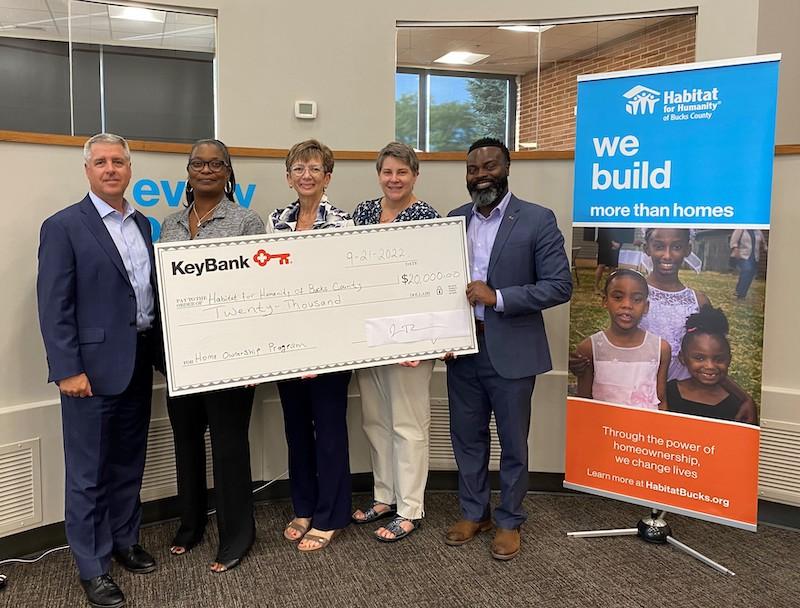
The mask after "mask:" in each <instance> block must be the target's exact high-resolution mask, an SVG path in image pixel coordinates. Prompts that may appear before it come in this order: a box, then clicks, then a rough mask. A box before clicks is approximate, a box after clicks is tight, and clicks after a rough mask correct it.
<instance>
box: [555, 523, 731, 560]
mask: <svg viewBox="0 0 800 608" xmlns="http://www.w3.org/2000/svg"><path fill="white" fill-rule="evenodd" d="M664 515H666V511H660V512H659V511H658V510H657V509H651V511H650V517H646V518H644V519H640V520H639V523H638V524H636V527H635V528H619V529H616V530H586V531H583V532H567V536H570V537H573V538H595V537H600V536H638V537H639V538H641V539H642V540H643V541H645V542H648V543H654V544H667V543H669V544H670V545H672V546H673V547H675V548H676V549H679V550H681V551H683V552H684V553H687V554H688V555H691V556H692V557H693V558H695V559H698V560H700V561H701V562H703V563H704V564H706V565H707V566H711V567H712V568H714V570H716V571H717V572H721V573H722V574H728V575H730V576H736V574H735V573H734V572H733V571H732V570H728V569H727V568H726V567H725V566H723V565H721V564H718V563H717V562H715V561H714V560H712V559H710V558H708V557H706V556H705V555H703V554H702V553H700V552H698V551H695V550H694V549H692V548H691V547H689V546H688V545H684V544H683V543H682V542H680V541H679V540H676V539H675V538H673V536H672V529H671V528H670V527H669V524H668V523H667V522H666V521H665V520H664Z"/></svg>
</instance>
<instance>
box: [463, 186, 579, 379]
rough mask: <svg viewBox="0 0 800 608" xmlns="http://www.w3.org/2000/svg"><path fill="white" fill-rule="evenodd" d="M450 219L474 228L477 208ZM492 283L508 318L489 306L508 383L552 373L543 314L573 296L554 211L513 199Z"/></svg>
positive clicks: (492, 349) (493, 343)
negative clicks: (460, 218) (462, 220)
mask: <svg viewBox="0 0 800 608" xmlns="http://www.w3.org/2000/svg"><path fill="white" fill-rule="evenodd" d="M448 215H450V216H454V215H463V216H464V217H466V218H467V225H468V226H469V222H470V219H471V218H472V203H467V204H466V205H462V206H461V207H459V208H457V209H453V210H452V211H451V212H450V213H449V214H448ZM486 283H487V285H489V287H491V288H492V289H499V290H500V293H501V294H502V296H503V306H504V312H496V311H495V310H494V309H493V308H492V307H490V306H487V307H486V312H485V315H484V322H485V324H486V325H485V330H486V334H485V340H486V348H487V350H488V355H489V360H490V361H491V362H492V365H493V366H494V368H495V370H496V371H497V373H498V374H499V375H500V376H502V377H503V378H509V379H514V378H525V377H528V376H535V375H537V374H542V373H544V372H547V371H550V370H551V369H552V362H551V360H550V348H549V346H548V344H547V335H546V334H545V329H544V319H543V318H542V311H543V310H544V309H545V308H550V307H551V306H556V305H558V304H563V303H564V302H568V301H569V298H570V296H571V295H572V276H571V273H570V267H569V259H568V258H567V254H566V251H565V250H564V237H563V235H562V234H561V231H560V230H559V229H558V224H556V218H555V215H554V214H553V212H552V211H550V209H547V208H545V207H542V206H541V205H537V204H535V203H529V202H526V201H523V200H520V199H518V198H517V197H516V196H514V195H513V194H512V195H511V200H509V202H508V206H507V207H506V213H505V216H504V217H503V219H502V220H501V222H500V227H499V229H498V231H497V236H496V237H495V239H494V245H493V246H492V252H491V255H490V257H489V268H488V271H487V277H486Z"/></svg>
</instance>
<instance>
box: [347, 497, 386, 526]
mask: <svg viewBox="0 0 800 608" xmlns="http://www.w3.org/2000/svg"><path fill="white" fill-rule="evenodd" d="M385 504H386V503H385V502H380V501H377V500H373V501H372V504H371V505H370V507H369V508H368V509H362V510H363V512H364V518H363V519H356V518H355V517H351V518H350V519H351V520H353V523H354V524H368V523H370V522H373V521H378V520H379V519H383V518H384V517H394V516H395V515H397V505H396V504H393V505H386V506H388V507H389V508H388V509H387V510H386V511H376V510H375V505H385Z"/></svg>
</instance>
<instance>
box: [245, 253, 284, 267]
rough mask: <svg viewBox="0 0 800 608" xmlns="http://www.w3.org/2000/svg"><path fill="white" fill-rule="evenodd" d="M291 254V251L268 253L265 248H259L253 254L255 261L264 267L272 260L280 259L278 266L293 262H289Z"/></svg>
mask: <svg viewBox="0 0 800 608" xmlns="http://www.w3.org/2000/svg"><path fill="white" fill-rule="evenodd" d="M291 255H292V254H291V253H268V252H266V251H264V250H263V249H259V250H258V251H257V252H256V254H255V255H254V256H253V261H254V262H255V263H256V264H258V265H259V266H261V267H262V268H263V267H264V266H266V265H267V264H268V263H269V261H270V260H278V266H283V265H284V264H290V263H291V262H289V258H290V257H291Z"/></svg>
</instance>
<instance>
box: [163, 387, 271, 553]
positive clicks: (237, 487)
mask: <svg viewBox="0 0 800 608" xmlns="http://www.w3.org/2000/svg"><path fill="white" fill-rule="evenodd" d="M254 391H255V389H254V388H252V387H243V388H233V389H226V390H222V391H214V392H210V393H198V394H195V395H186V396H182V397H170V398H167V410H168V412H169V419H170V422H171V423H172V435H173V438H174V440H175V461H176V466H177V469H178V504H179V506H180V511H181V525H180V528H179V529H178V532H177V533H176V535H175V539H174V540H173V541H172V542H173V545H179V546H182V547H191V546H193V545H195V544H196V543H198V542H199V541H200V540H201V539H202V538H203V532H204V531H205V527H206V522H207V520H208V517H207V515H206V512H207V510H208V505H207V500H206V494H207V488H206V449H205V439H204V435H205V431H206V427H208V429H209V431H210V433H211V449H212V456H213V465H214V488H215V495H216V506H217V527H218V528H219V548H218V549H217V560H216V561H218V562H225V561H229V560H231V559H235V558H237V557H241V556H242V555H244V554H245V553H246V552H247V550H248V549H249V548H250V546H251V545H252V544H253V540H254V539H255V524H254V521H253V495H252V488H251V486H252V479H251V475H250V443H249V440H248V434H247V433H248V428H249V426H250V413H251V412H252V409H253V393H254Z"/></svg>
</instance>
